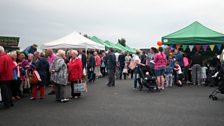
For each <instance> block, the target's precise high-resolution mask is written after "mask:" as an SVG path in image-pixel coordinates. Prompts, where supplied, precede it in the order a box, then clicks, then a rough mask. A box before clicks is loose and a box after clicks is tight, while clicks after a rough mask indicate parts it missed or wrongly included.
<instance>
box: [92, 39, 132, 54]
mask: <svg viewBox="0 0 224 126" xmlns="http://www.w3.org/2000/svg"><path fill="white" fill-rule="evenodd" d="M90 39H91V40H92V41H94V42H96V43H99V44H102V45H105V47H106V50H107V49H109V48H113V49H114V50H118V51H121V50H124V51H125V52H129V53H131V54H132V53H135V52H136V49H133V48H130V47H129V46H127V45H126V46H123V45H121V44H120V43H117V44H114V43H113V42H110V41H108V40H106V41H103V40H102V39H100V38H98V37H96V36H92V37H91V38H90Z"/></svg>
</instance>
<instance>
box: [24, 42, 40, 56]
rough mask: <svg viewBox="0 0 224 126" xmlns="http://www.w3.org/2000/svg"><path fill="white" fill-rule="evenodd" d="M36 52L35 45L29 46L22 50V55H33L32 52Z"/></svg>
mask: <svg viewBox="0 0 224 126" xmlns="http://www.w3.org/2000/svg"><path fill="white" fill-rule="evenodd" d="M36 51H37V45H36V44H33V45H31V46H28V47H27V48H26V49H25V50H23V53H24V54H25V55H26V56H28V54H29V53H32V54H34V52H36Z"/></svg>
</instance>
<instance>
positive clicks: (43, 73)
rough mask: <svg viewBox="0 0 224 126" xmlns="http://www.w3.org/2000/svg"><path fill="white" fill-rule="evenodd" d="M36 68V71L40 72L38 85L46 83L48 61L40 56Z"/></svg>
mask: <svg viewBox="0 0 224 126" xmlns="http://www.w3.org/2000/svg"><path fill="white" fill-rule="evenodd" d="M36 69H37V71H38V73H39V74H40V78H41V80H42V81H41V82H40V83H39V84H40V85H46V84H47V76H48V72H49V63H48V61H47V60H46V58H40V59H39V60H38V61H37V63H36Z"/></svg>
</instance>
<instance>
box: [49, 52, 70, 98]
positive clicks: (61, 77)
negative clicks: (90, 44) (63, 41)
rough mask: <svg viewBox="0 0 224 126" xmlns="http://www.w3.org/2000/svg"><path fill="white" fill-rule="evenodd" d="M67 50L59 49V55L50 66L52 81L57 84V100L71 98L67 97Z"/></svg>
mask: <svg viewBox="0 0 224 126" xmlns="http://www.w3.org/2000/svg"><path fill="white" fill-rule="evenodd" d="M64 57H65V51H63V50H58V54H57V57H56V58H55V59H54V61H53V63H52V65H51V66H50V71H51V81H52V82H53V83H54V84H55V90H56V91H55V93H56V101H59V102H68V101H69V99H67V98H65V96H64V94H65V86H66V85H67V81H68V74H67V72H68V71H67V65H66V64H65V62H64V59H63V58H64Z"/></svg>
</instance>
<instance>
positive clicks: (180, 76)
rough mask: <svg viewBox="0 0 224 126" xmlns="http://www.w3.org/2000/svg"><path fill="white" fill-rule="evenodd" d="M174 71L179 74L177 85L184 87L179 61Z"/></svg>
mask: <svg viewBox="0 0 224 126" xmlns="http://www.w3.org/2000/svg"><path fill="white" fill-rule="evenodd" d="M174 70H175V71H176V72H177V85H178V86H182V79H183V72H182V70H181V67H180V65H179V62H178V61H176V62H175V67H174Z"/></svg>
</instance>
